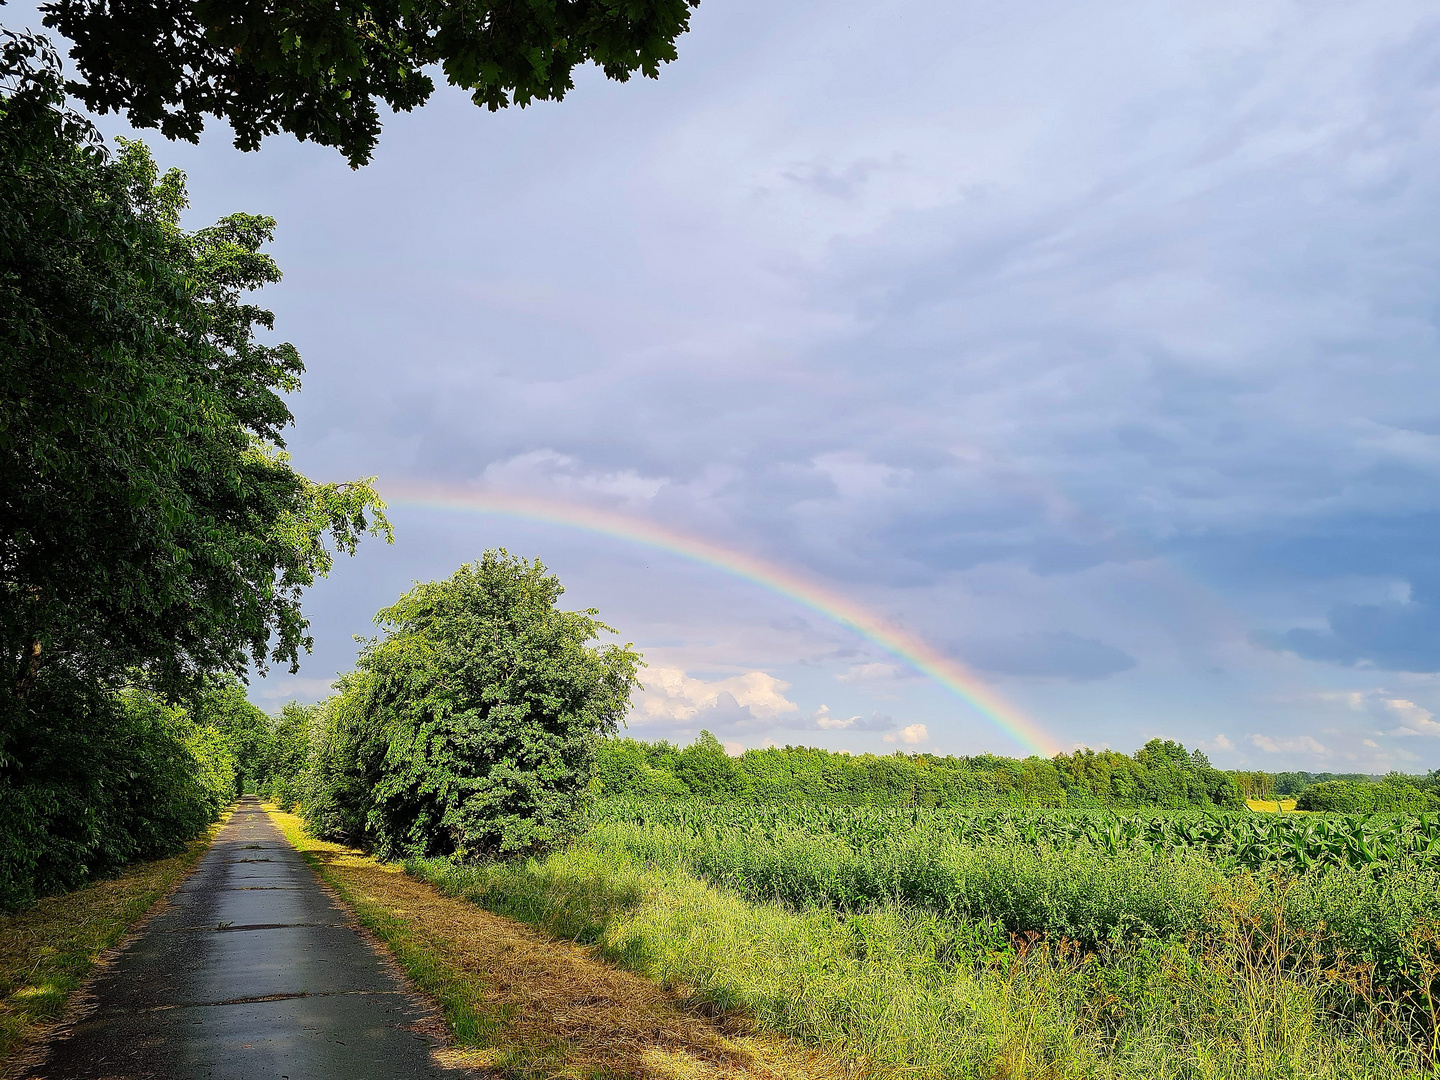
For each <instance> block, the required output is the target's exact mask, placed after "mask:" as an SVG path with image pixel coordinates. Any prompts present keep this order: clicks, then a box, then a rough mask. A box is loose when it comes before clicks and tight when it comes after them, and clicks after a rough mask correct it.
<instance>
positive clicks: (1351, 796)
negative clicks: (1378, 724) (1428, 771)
mask: <svg viewBox="0 0 1440 1080" xmlns="http://www.w3.org/2000/svg"><path fill="white" fill-rule="evenodd" d="M1295 809H1297V810H1312V811H1316V812H1318V813H1327V814H1433V813H1435V812H1436V811H1440V791H1437V790H1436V789H1435V787H1434V786H1433V779H1425V780H1421V779H1419V778H1415V777H1409V776H1401V775H1399V774H1396V775H1393V776H1387V777H1385V778H1384V779H1382V780H1380V781H1379V782H1378V783H1377V782H1375V781H1373V780H1369V779H1366V780H1322V781H1320V782H1319V783H1317V784H1311V785H1310V786H1309V787H1307V788H1304V789H1303V790H1302V791H1301V792H1300V797H1299V798H1297V799H1296V800H1295Z"/></svg>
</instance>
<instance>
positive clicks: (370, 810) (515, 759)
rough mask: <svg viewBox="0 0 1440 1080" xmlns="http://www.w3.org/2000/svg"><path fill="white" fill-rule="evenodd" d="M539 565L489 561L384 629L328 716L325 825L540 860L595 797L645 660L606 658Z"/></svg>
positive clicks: (408, 845) (389, 849) (402, 611)
mask: <svg viewBox="0 0 1440 1080" xmlns="http://www.w3.org/2000/svg"><path fill="white" fill-rule="evenodd" d="M563 592H564V589H563V588H562V587H561V585H560V582H559V580H558V579H557V578H556V577H555V576H554V575H553V574H551V573H550V572H549V571H548V570H547V569H546V568H545V567H544V565H542V564H541V563H540V562H539V561H533V562H532V561H529V560H526V559H521V558H515V557H513V556H511V555H509V554H508V553H506V552H505V551H503V550H501V551H487V552H486V553H485V554H484V556H483V557H482V558H481V559H479V560H478V561H477V562H474V563H469V564H467V565H465V566H462V567H461V568H460V569H459V570H457V571H456V572H455V574H454V575H453V576H452V577H450V578H449V579H448V580H445V581H436V582H429V583H425V584H420V585H416V586H415V588H414V589H412V590H411V591H410V592H408V593H406V594H405V595H404V596H402V597H401V598H400V600H399V601H398V602H397V603H396V604H395V605H394V606H393V607H389V608H386V609H385V610H384V611H382V612H380V614H379V615H377V616H376V621H377V622H379V623H380V624H381V627H382V629H383V634H382V635H381V637H380V638H378V639H376V640H374V641H372V642H370V643H369V644H368V645H367V646H366V647H365V649H364V650H363V652H362V653H361V656H360V662H359V665H358V668H359V669H358V671H356V672H355V673H353V674H352V675H350V676H349V677H347V678H346V679H345V680H343V681H342V684H341V694H340V695H339V697H338V698H337V699H335V700H332V702H330V703H329V705H328V706H327V710H326V711H327V714H328V715H327V718H326V724H327V731H326V732H325V733H324V734H322V736H321V737H320V738H319V740H318V744H319V752H318V757H319V760H318V761H317V777H316V783H317V790H316V791H315V792H314V793H313V797H312V798H307V801H306V806H305V812H306V815H307V817H308V818H309V819H310V820H311V822H312V824H314V825H316V826H318V827H319V828H321V829H323V830H326V831H329V832H331V833H332V834H337V835H347V836H349V837H350V838H352V839H364V840H366V841H367V842H369V843H371V844H373V845H375V846H376V847H378V848H379V849H380V850H381V851H383V852H384V853H386V854H388V855H401V854H404V855H437V854H456V855H460V856H462V857H467V856H476V855H484V854H505V853H515V852H524V851H531V850H535V849H538V848H542V847H544V846H546V845H548V844H551V843H553V842H555V841H556V840H559V839H561V838H562V837H563V836H564V835H565V834H566V832H567V830H568V829H569V827H570V825H571V823H572V822H573V821H574V819H575V815H576V813H577V811H579V810H580V808H581V807H582V806H583V805H584V803H585V800H586V799H587V798H588V797H589V792H590V781H591V778H592V776H593V772H594V766H595V759H596V755H597V751H598V748H599V743H600V739H601V737H602V736H604V735H607V734H610V733H613V732H614V731H615V730H616V729H617V727H618V726H619V723H620V721H621V720H622V719H623V718H624V716H625V713H626V710H627V709H628V708H629V703H630V694H631V691H632V690H633V689H634V688H635V687H637V686H638V685H639V683H638V682H637V680H636V677H635V673H636V668H637V666H638V665H639V663H640V656H639V654H638V653H636V652H635V651H634V650H633V649H632V648H631V647H630V646H628V645H626V646H623V647H622V646H619V645H613V644H605V645H592V644H591V642H593V641H594V640H595V639H596V638H598V637H599V636H600V635H601V634H602V633H603V632H606V631H609V630H610V628H609V627H607V626H606V625H605V624H604V623H602V622H600V621H599V620H597V619H596V618H595V615H596V612H594V611H593V610H585V611H562V610H560V609H559V608H558V607H557V603H558V601H559V599H560V596H561V594H562V593H563Z"/></svg>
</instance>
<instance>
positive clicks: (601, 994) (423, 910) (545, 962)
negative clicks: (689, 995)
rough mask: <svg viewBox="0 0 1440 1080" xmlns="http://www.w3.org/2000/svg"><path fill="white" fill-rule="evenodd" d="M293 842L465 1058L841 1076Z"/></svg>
mask: <svg viewBox="0 0 1440 1080" xmlns="http://www.w3.org/2000/svg"><path fill="white" fill-rule="evenodd" d="M271 816H272V818H273V819H274V820H275V822H276V824H277V825H279V827H280V829H281V830H282V831H283V832H284V834H285V836H286V838H287V839H288V840H289V841H290V842H291V843H292V844H294V845H295V847H296V848H297V849H299V850H300V852H301V853H302V854H304V856H305V857H306V859H307V860H308V861H309V862H310V864H311V865H312V866H313V867H315V869H316V870H317V872H318V873H319V874H320V876H321V878H322V879H323V880H324V881H325V882H326V883H327V884H328V885H330V886H331V888H333V889H334V890H335V891H336V893H337V894H338V895H339V896H340V898H341V899H342V900H343V901H344V902H345V903H346V904H347V905H348V906H349V907H350V908H351V910H353V911H354V913H355V916H356V919H357V920H358V921H359V922H360V924H361V925H362V926H364V927H365V928H366V929H368V930H370V931H371V932H372V933H374V934H375V935H376V936H377V937H378V938H380V939H381V940H382V941H383V942H384V943H385V944H386V945H387V946H388V947H389V948H390V951H391V952H392V954H393V955H394V957H395V959H396V960H397V961H398V962H399V964H400V966H401V967H402V968H403V969H404V971H405V973H406V974H407V975H408V976H409V977H410V979H411V980H412V982H413V983H414V984H415V985H416V986H417V987H418V988H419V989H420V990H421V991H423V992H424V993H425V994H427V995H428V996H430V997H431V998H433V999H434V1000H435V1001H436V1003H437V1004H438V1005H439V1007H440V1009H441V1011H442V1012H443V1014H444V1017H445V1020H446V1024H447V1026H448V1028H449V1029H450V1033H451V1036H452V1039H453V1042H454V1043H455V1047H456V1049H455V1051H453V1053H452V1055H451V1057H452V1060H453V1061H454V1062H455V1063H456V1064H465V1065H470V1066H472V1067H479V1068H483V1069H485V1070H487V1071H488V1072H489V1073H491V1074H494V1075H499V1076H503V1077H506V1078H513V1080H539V1078H542V1077H543V1078H547V1080H548V1078H552V1077H554V1078H561V1077H566V1078H575V1080H620V1078H622V1077H623V1078H633V1080H665V1078H674V1080H702V1078H703V1080H708V1078H722V1077H723V1078H732V1077H733V1078H739V1077H757V1078H758V1077H764V1078H773V1080H811V1078H816V1080H818V1078H820V1077H827V1078H831V1080H833V1078H836V1077H840V1076H844V1075H845V1074H846V1070H845V1069H844V1068H841V1067H838V1066H837V1065H836V1063H835V1062H834V1061H833V1060H831V1059H830V1058H829V1057H828V1056H827V1055H824V1054H821V1053H818V1052H803V1051H797V1050H796V1049H795V1048H794V1047H792V1046H789V1045H787V1044H785V1043H783V1042H781V1041H780V1040H778V1039H775V1038H773V1037H763V1036H762V1037H756V1036H754V1035H753V1034H750V1033H748V1032H746V1031H745V1030H743V1028H744V1023H743V1021H742V1020H741V1019H740V1018H739V1017H734V1016H730V1017H726V1016H723V1015H722V1016H718V1017H717V1016H715V1015H714V1012H715V1011H714V1010H711V1011H710V1012H711V1015H702V1014H699V1013H696V1012H689V1011H686V1010H684V1009H681V1008H677V1007H676V1003H675V1001H674V999H673V998H672V997H671V996H669V995H666V994H665V993H663V992H662V991H661V990H659V989H658V988H657V987H656V986H655V985H654V984H652V983H650V982H648V981H646V980H645V979H642V978H638V977H636V976H634V975H631V974H629V973H627V972H625V971H620V970H617V969H616V968H615V967H612V966H610V965H607V964H605V963H602V962H600V961H598V960H597V959H596V958H595V956H594V955H593V952H592V950H589V949H586V948H584V947H582V946H579V945H577V944H575V943H574V942H572V941H557V940H555V939H554V938H552V937H550V936H548V935H545V934H541V933H536V932H535V931H533V930H530V929H528V928H527V927H524V926H521V925H519V924H518V923H516V922H514V921H512V920H510V919H506V918H500V917H497V916H495V915H493V914H490V913H487V912H485V911H482V910H480V909H478V908H477V907H476V906H475V905H473V904H471V903H469V902H468V901H466V900H463V899H457V898H454V897H451V896H448V895H446V894H445V893H444V892H442V891H439V890H437V889H435V888H433V887H432V886H430V885H428V884H427V883H425V882H424V881H421V880H418V879H416V878H414V877H411V876H409V875H407V874H405V873H404V872H403V870H402V868H401V867H399V866H397V865H394V864H390V865H386V864H382V863H379V862H376V861H375V860H374V859H370V858H367V857H366V856H365V855H363V854H362V853H360V852H357V851H354V850H352V849H349V848H345V847H342V846H340V845H338V844H332V843H326V842H324V841H320V840H315V839H313V838H312V837H310V836H307V835H306V834H305V832H304V830H303V828H302V825H301V822H300V819H299V818H297V817H296V816H294V815H292V814H285V813H281V812H279V811H275V810H271Z"/></svg>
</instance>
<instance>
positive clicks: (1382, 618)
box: [1258, 600, 1440, 672]
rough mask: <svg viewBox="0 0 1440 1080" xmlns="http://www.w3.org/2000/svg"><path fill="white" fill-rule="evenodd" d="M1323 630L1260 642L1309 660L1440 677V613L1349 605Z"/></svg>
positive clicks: (1416, 606) (1410, 606) (1419, 605)
mask: <svg viewBox="0 0 1440 1080" xmlns="http://www.w3.org/2000/svg"><path fill="white" fill-rule="evenodd" d="M1326 622H1327V624H1328V625H1327V627H1326V629H1324V630H1312V629H1307V628H1295V629H1292V630H1287V631H1285V632H1283V633H1280V634H1269V635H1261V636H1260V637H1259V638H1258V640H1259V641H1260V642H1261V643H1262V644H1265V645H1268V646H1270V647H1271V648H1276V649H1283V650H1287V651H1289V652H1293V653H1295V654H1297V655H1299V656H1303V657H1305V658H1306V659H1308V660H1320V661H1324V662H1327V663H1332V664H1348V665H1364V666H1367V667H1372V668H1379V669H1381V670H1383V671H1415V672H1435V671H1440V607H1436V606H1435V605H1434V604H1432V603H1428V602H1425V601H1419V600H1417V601H1412V602H1410V603H1404V604H1395V603H1392V604H1346V605H1340V606H1336V607H1333V608H1331V609H1330V612H1329V614H1328V615H1327V616H1326Z"/></svg>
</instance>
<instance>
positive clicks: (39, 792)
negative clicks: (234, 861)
mask: <svg viewBox="0 0 1440 1080" xmlns="http://www.w3.org/2000/svg"><path fill="white" fill-rule="evenodd" d="M54 675H55V673H54V672H52V673H51V675H50V677H48V678H46V679H44V680H43V682H42V683H40V684H39V685H37V686H36V687H35V689H34V690H32V692H31V693H30V694H29V695H28V696H27V698H26V700H25V701H24V703H19V702H16V703H14V704H13V705H12V706H11V707H10V708H9V709H8V710H7V714H6V715H5V717H4V719H3V721H0V723H3V724H4V728H3V731H0V907H4V908H15V907H21V906H24V905H26V904H29V903H30V902H32V901H33V900H35V899H36V898H38V897H40V896H45V895H48V894H50V893H55V892H62V891H65V890H68V889H73V888H76V887H78V886H80V885H82V884H84V883H85V882H86V881H87V880H88V879H89V878H91V877H93V876H95V875H97V874H102V873H107V872H109V871H112V870H114V869H116V868H118V867H120V866H123V865H124V864H125V863H127V862H131V861H133V860H135V859H149V858H158V857H160V856H162V855H167V854H170V853H172V852H175V851H178V850H180V848H181V847H183V846H184V843H185V842H186V841H187V840H189V839H190V838H191V837H193V836H194V835H195V834H196V833H198V832H199V831H200V830H201V829H203V828H204V827H205V825H206V824H208V823H209V822H210V821H213V820H214V818H215V815H216V813H217V812H218V810H219V808H220V807H221V806H222V805H224V804H226V803H228V802H230V800H231V799H232V798H233V797H234V788H233V777H234V767H233V763H232V762H231V760H230V758H229V754H228V749H227V748H226V747H225V746H224V745H223V744H222V743H221V742H220V741H219V740H217V739H216V738H215V737H214V735H213V733H211V732H208V731H206V730H204V729H197V728H196V727H195V726H194V725H193V724H192V723H191V722H190V721H189V720H188V719H187V718H186V717H185V715H184V713H183V712H181V711H179V710H175V709H171V708H168V707H167V706H165V705H164V704H163V703H162V702H160V701H159V700H158V699H156V698H154V697H153V696H150V695H148V694H145V693H142V692H138V691H128V692H124V693H119V694H115V693H101V692H94V691H90V690H88V689H87V688H85V687H83V686H81V685H77V684H76V683H75V682H74V681H71V680H61V679H58V678H55V677H54Z"/></svg>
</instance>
